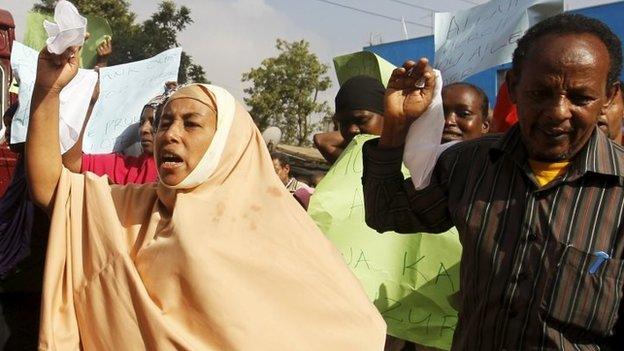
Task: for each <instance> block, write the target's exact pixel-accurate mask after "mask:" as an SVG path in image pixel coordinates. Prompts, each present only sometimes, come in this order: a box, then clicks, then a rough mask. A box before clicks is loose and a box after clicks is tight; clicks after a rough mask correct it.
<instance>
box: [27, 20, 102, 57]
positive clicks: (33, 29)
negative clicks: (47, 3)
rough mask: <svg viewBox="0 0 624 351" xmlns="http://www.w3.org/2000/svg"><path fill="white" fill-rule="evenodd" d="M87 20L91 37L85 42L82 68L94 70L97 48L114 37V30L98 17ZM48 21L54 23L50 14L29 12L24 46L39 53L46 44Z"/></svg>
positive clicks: (82, 52) (81, 55) (82, 53)
mask: <svg viewBox="0 0 624 351" xmlns="http://www.w3.org/2000/svg"><path fill="white" fill-rule="evenodd" d="M85 17H86V18H87V32H89V34H90V35H91V37H90V38H89V39H88V40H87V41H85V43H84V46H83V47H82V51H81V54H80V58H81V66H82V67H84V68H93V66H95V62H96V59H97V47H98V45H100V44H101V43H102V42H103V41H104V40H106V38H107V37H111V36H112V30H111V28H110V26H109V24H108V21H106V20H105V19H104V18H101V17H96V16H91V15H89V16H85ZM44 20H48V21H51V22H54V16H53V15H52V14H48V13H42V12H37V11H29V12H28V14H27V15H26V32H25V34H24V45H26V46H29V47H31V48H33V49H35V50H37V51H41V49H42V48H43V47H44V46H45V44H46V39H48V33H46V31H45V28H43V21H44Z"/></svg>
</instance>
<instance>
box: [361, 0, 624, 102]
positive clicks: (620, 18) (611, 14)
mask: <svg viewBox="0 0 624 351" xmlns="http://www.w3.org/2000/svg"><path fill="white" fill-rule="evenodd" d="M570 13H579V14H582V15H585V16H588V17H594V18H597V19H599V20H601V21H603V22H604V23H605V24H607V25H608V26H609V27H610V28H611V30H613V31H614V32H615V34H617V35H618V36H619V37H620V39H622V38H624V1H619V2H615V3H612V4H606V5H600V6H594V7H588V8H584V9H577V10H574V11H570ZM364 50H366V51H371V52H374V53H376V54H377V55H379V56H381V57H383V58H384V59H386V60H388V61H390V62H392V64H394V65H396V66H401V65H403V62H405V61H406V60H408V59H418V58H421V57H426V58H428V59H429V61H431V62H434V55H435V50H434V44H433V36H432V35H430V36H426V37H420V38H414V39H409V40H402V41H395V42H392V43H386V44H380V45H373V46H369V47H365V48H364ZM510 66H511V64H509V63H507V64H504V65H500V66H497V67H493V68H490V69H488V70H486V71H483V72H480V73H477V74H475V75H473V76H470V77H468V78H467V79H466V81H467V82H470V83H472V84H474V85H477V86H479V87H480V88H481V89H483V90H484V91H485V92H486V94H487V95H488V98H489V99H490V106H493V105H494V101H495V99H496V93H497V92H498V78H497V76H498V71H499V70H501V71H502V70H507V69H509V67H510ZM623 78H624V74H622V75H621V76H620V79H622V80H624V79H623Z"/></svg>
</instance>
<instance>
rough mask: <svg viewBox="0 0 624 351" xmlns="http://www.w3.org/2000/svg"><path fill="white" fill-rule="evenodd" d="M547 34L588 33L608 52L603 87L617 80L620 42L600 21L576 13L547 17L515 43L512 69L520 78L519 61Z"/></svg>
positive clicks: (620, 58)
mask: <svg viewBox="0 0 624 351" xmlns="http://www.w3.org/2000/svg"><path fill="white" fill-rule="evenodd" d="M551 34H592V35H594V36H595V37H596V38H598V39H599V40H600V41H602V42H603V43H604V45H605V46H606V47H607V50H608V51H609V74H608V75H607V85H608V86H611V85H613V83H615V82H617V81H618V80H619V76H620V71H621V69H622V43H621V42H620V39H619V38H618V37H617V36H616V35H615V34H614V33H613V32H612V31H611V29H609V27H607V25H605V24H604V23H602V22H601V21H599V20H597V19H594V18H589V17H586V16H583V15H578V14H568V13H562V14H559V15H556V16H553V17H550V18H547V19H545V20H543V21H541V22H539V23H537V24H536V25H534V26H533V27H531V28H530V29H529V30H528V31H527V32H526V34H524V36H523V37H522V38H521V39H520V40H519V41H518V47H517V48H516V50H515V51H514V53H513V59H512V70H514V72H516V74H517V75H520V74H521V73H520V70H521V68H520V67H521V66H522V63H523V61H524V60H525V59H526V56H527V54H528V52H529V50H530V49H531V47H532V46H533V45H534V43H535V42H536V41H537V39H539V38H541V37H543V36H546V35H551Z"/></svg>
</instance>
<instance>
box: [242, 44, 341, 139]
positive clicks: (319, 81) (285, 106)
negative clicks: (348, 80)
mask: <svg viewBox="0 0 624 351" xmlns="http://www.w3.org/2000/svg"><path fill="white" fill-rule="evenodd" d="M275 47H276V48H277V50H278V51H279V55H278V56H277V57H271V58H267V59H265V60H263V61H262V63H261V65H260V67H258V68H252V69H251V71H249V72H247V73H244V74H243V76H242V81H243V82H247V81H249V82H251V83H252V85H251V87H249V88H247V89H245V93H246V94H247V95H248V97H246V98H245V99H244V100H245V103H246V104H247V105H248V106H249V107H251V111H250V112H251V115H252V116H253V118H254V121H255V122H256V124H257V125H258V127H259V128H260V129H261V130H264V129H265V128H267V127H269V126H276V127H279V128H280V129H281V130H282V134H283V138H284V142H286V143H290V144H297V145H300V146H301V145H305V144H309V136H310V134H311V133H312V132H313V131H315V130H317V128H318V127H319V126H320V123H314V122H312V116H314V115H316V116H321V117H324V116H327V115H330V114H331V110H330V108H329V105H328V104H327V102H318V101H317V99H318V94H319V92H322V91H325V90H327V89H329V88H330V87H331V80H330V79H329V77H328V76H327V71H328V69H329V67H328V66H327V65H326V64H323V63H321V62H320V61H319V59H318V57H317V56H316V55H315V54H313V53H311V52H310V44H309V43H308V42H307V41H305V40H301V41H295V42H287V41H285V40H282V39H277V43H276V45H275Z"/></svg>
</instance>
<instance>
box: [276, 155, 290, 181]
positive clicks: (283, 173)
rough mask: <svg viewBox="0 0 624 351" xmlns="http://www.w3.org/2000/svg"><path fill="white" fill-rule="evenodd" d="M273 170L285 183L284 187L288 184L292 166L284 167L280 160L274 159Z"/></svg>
mask: <svg viewBox="0 0 624 351" xmlns="http://www.w3.org/2000/svg"><path fill="white" fill-rule="evenodd" d="M273 168H275V173H276V174H277V176H278V177H279V179H280V180H281V181H282V183H284V185H286V184H288V179H289V178H290V166H289V165H282V164H281V163H280V160H278V159H276V158H274V159H273Z"/></svg>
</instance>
